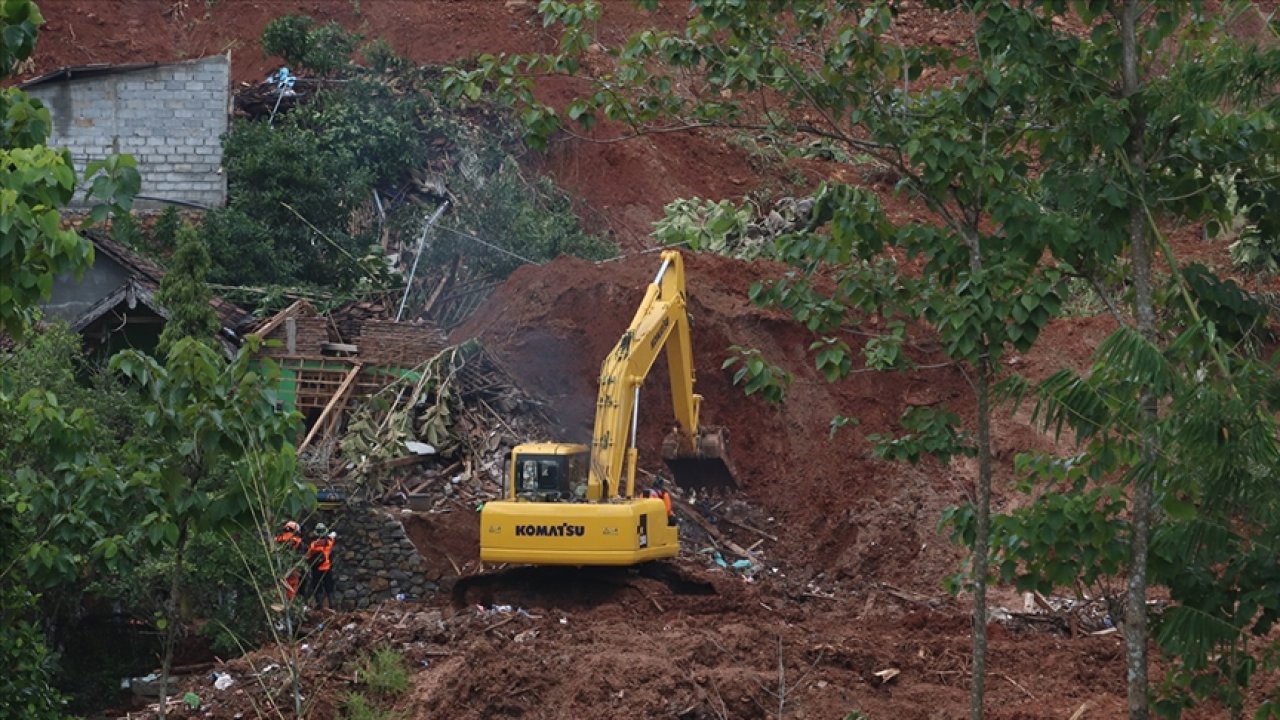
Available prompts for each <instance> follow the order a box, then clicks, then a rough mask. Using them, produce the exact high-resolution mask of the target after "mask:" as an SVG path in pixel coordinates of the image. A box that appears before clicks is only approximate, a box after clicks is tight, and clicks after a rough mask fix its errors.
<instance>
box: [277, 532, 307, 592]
mask: <svg viewBox="0 0 1280 720" xmlns="http://www.w3.org/2000/svg"><path fill="white" fill-rule="evenodd" d="M276 543H277V544H279V545H280V546H281V548H282V549H283V550H284V551H285V552H286V553H288V554H287V555H286V560H285V562H287V563H288V564H289V570H288V572H287V573H285V576H284V580H283V582H284V586H285V597H286V598H288V599H289V600H292V599H293V598H294V596H296V595H297V594H298V585H299V583H301V582H302V569H301V568H299V567H298V558H299V557H300V556H301V555H302V528H301V527H300V526H299V525H298V523H296V522H294V521H292V520H286V521H285V523H284V526H283V527H282V528H281V529H280V534H279V535H276Z"/></svg>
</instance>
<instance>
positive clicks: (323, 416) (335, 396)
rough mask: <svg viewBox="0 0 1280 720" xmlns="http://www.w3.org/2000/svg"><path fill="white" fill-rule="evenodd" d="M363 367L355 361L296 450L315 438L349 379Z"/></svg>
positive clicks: (303, 447)
mask: <svg viewBox="0 0 1280 720" xmlns="http://www.w3.org/2000/svg"><path fill="white" fill-rule="evenodd" d="M361 367H364V365H363V363H356V364H355V365H354V366H352V368H351V372H349V373H347V377H346V379H345V380H343V381H342V385H340V386H338V391H337V392H335V393H334V394H333V397H331V398H329V404H328V405H325V406H324V410H321V411H320V417H318V418H316V422H315V424H314V425H312V426H311V432H309V433H307V436H306V437H305V438H303V440H302V444H301V445H299V446H298V452H302V451H303V450H305V449H306V448H307V446H308V445H310V444H311V441H312V440H314V439H315V436H316V433H318V432H320V428H322V427H324V424H325V419H326V418H328V416H329V413H330V412H333V408H334V406H335V405H337V404H338V400H339V399H340V398H342V397H343V396H344V395H346V394H347V388H349V387H351V381H352V380H355V379H356V375H358V374H359V373H360V368H361Z"/></svg>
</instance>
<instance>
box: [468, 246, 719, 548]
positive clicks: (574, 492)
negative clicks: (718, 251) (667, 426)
mask: <svg viewBox="0 0 1280 720" xmlns="http://www.w3.org/2000/svg"><path fill="white" fill-rule="evenodd" d="M685 300H686V295H685V276H684V259H683V257H682V256H681V255H680V253H678V252H675V251H666V252H663V253H662V265H661V267H660V268H659V269H658V275H657V277H655V278H654V280H653V282H652V283H651V284H650V285H649V287H648V289H647V290H646V292H645V296H644V300H643V301H641V303H640V307H639V309H638V310H636V315H635V318H634V319H633V320H632V321H631V325H630V326H629V327H628V328H627V331H626V332H625V333H623V335H622V338H621V339H620V340H618V344H617V345H615V346H614V348H613V350H612V351H611V352H610V353H609V355H608V356H607V357H606V358H605V360H604V363H603V366H602V367H601V370H600V389H599V394H598V397H597V400H596V418H595V430H594V432H593V434H592V438H591V445H590V447H588V446H586V445H581V444H575V443H549V442H546V443H525V444H522V445H519V446H517V447H516V448H515V449H513V450H512V451H511V457H510V459H509V462H508V463H507V467H506V469H505V472H504V475H505V488H504V492H503V498H502V499H501V500H493V501H490V502H488V503H486V504H485V505H484V507H483V508H482V509H481V511H480V559H481V560H483V561H485V562H490V563H517V564H529V565H582V566H588V565H591V566H594V565H636V564H638V563H643V562H646V561H649V560H657V559H660V558H667V557H673V556H675V555H676V554H677V553H678V552H679V551H680V539H679V533H678V530H677V528H676V525H675V523H674V522H669V520H668V515H667V509H666V505H665V504H664V502H663V500H662V499H660V498H653V497H637V496H636V462H637V455H636V423H637V421H638V418H639V403H640V386H641V385H642V384H644V380H645V377H647V376H648V374H649V370H650V369H651V368H652V367H653V364H654V362H655V361H656V360H657V358H658V353H659V352H661V351H662V350H663V348H665V349H666V351H667V368H668V371H669V372H670V375H671V401H672V405H673V406H674V410H675V416H676V428H675V430H673V431H672V433H671V434H670V435H669V436H667V438H666V439H665V440H664V441H663V444H662V455H663V459H664V460H666V462H667V465H668V467H669V468H670V469H671V472H672V474H673V476H674V478H675V481H676V483H677V484H679V485H682V486H686V487H721V488H723V487H736V485H737V483H736V479H735V477H734V473H733V470H732V468H731V466H730V464H729V462H728V457H727V434H726V432H725V430H724V429H723V428H710V427H707V428H704V427H702V426H701V425H700V424H699V422H700V418H699V411H700V409H701V405H702V396H700V395H696V394H694V392H693V382H694V373H693V355H692V351H693V347H692V343H691V341H690V338H689V317H688V315H687V314H686V312H685Z"/></svg>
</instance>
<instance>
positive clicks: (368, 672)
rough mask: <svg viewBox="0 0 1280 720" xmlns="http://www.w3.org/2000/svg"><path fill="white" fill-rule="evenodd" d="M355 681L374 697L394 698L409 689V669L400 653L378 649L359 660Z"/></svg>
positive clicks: (388, 649)
mask: <svg viewBox="0 0 1280 720" xmlns="http://www.w3.org/2000/svg"><path fill="white" fill-rule="evenodd" d="M356 679H357V680H358V681H360V682H362V683H364V685H365V687H367V688H369V691H370V692H372V693H373V694H374V695H377V696H380V697H395V696H397V695H403V694H404V693H405V691H406V690H408V689H409V668H408V666H407V665H406V664H405V661H404V657H403V656H402V655H401V654H400V653H398V652H396V651H395V650H392V649H391V648H380V649H378V650H375V651H373V653H371V654H369V655H365V656H364V657H363V658H362V659H361V661H360V667H359V668H358V669H357V670H356Z"/></svg>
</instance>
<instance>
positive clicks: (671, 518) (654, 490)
mask: <svg viewBox="0 0 1280 720" xmlns="http://www.w3.org/2000/svg"><path fill="white" fill-rule="evenodd" d="M644 494H645V497H651V498H658V499H660V500H662V504H663V505H665V506H666V508H667V524H668V525H675V524H676V516H675V513H674V512H673V511H672V509H671V493H669V492H667V489H666V488H665V487H663V482H662V476H661V475H659V476H658V477H656V478H654V480H653V484H652V485H650V486H649V489H648V490H646V491H645V493H644Z"/></svg>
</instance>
